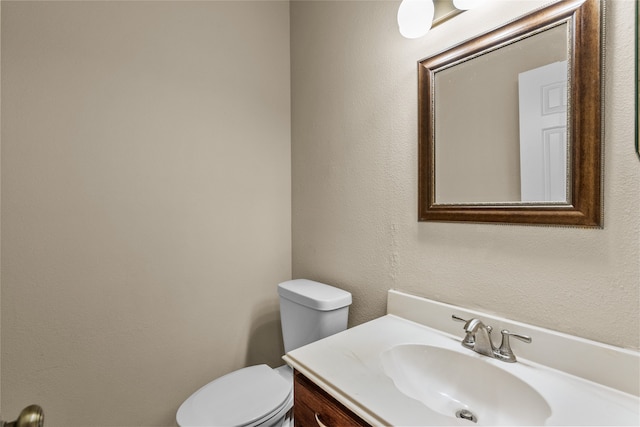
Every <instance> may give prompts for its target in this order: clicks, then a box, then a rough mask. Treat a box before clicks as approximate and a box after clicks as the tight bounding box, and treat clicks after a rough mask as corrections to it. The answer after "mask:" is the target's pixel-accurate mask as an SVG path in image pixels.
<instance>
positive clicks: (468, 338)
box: [451, 314, 476, 350]
mask: <svg viewBox="0 0 640 427" xmlns="http://www.w3.org/2000/svg"><path fill="white" fill-rule="evenodd" d="M451 318H452V319H453V320H455V321H456V322H463V323H464V324H467V323H469V320H467V319H463V318H462V317H458V316H456V315H455V314H452V315H451ZM475 343H476V340H475V338H474V337H473V334H472V333H470V332H466V335H465V336H464V339H463V340H462V345H463V346H464V347H466V348H469V349H471V350H473V346H474V345H475Z"/></svg>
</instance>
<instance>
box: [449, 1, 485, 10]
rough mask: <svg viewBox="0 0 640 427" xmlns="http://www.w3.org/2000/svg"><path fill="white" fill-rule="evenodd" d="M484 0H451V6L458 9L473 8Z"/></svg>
mask: <svg viewBox="0 0 640 427" xmlns="http://www.w3.org/2000/svg"><path fill="white" fill-rule="evenodd" d="M484 2H485V0H453V6H454V7H455V8H456V9H460V10H469V9H475V8H477V7H478V6H480V5H481V4H482V3H484Z"/></svg>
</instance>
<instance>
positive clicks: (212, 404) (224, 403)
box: [176, 365, 293, 427]
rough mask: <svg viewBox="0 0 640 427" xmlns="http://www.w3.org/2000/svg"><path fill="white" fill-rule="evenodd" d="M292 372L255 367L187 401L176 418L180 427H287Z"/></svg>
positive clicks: (283, 368) (213, 383)
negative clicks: (285, 423)
mask: <svg viewBox="0 0 640 427" xmlns="http://www.w3.org/2000/svg"><path fill="white" fill-rule="evenodd" d="M292 383H293V372H292V370H291V368H289V367H288V366H286V365H285V366H281V367H279V368H276V369H272V368H270V367H269V366H267V365H255V366H249V367H247V368H243V369H239V370H237V371H234V372H231V373H229V374H227V375H224V376H222V377H220V378H217V379H215V380H213V381H211V382H210V383H209V384H207V385H205V386H204V387H202V388H200V389H199V390H198V391H196V392H195V393H193V394H192V395H191V396H190V397H189V398H188V399H187V400H185V401H184V403H183V404H182V405H180V408H179V409H178V413H177V415H176V421H177V422H178V425H179V426H181V427H187V426H189V427H191V426H243V427H254V426H264V427H280V426H282V427H285V425H284V421H285V418H286V415H287V412H288V411H289V410H290V409H291V408H292V407H293V389H292Z"/></svg>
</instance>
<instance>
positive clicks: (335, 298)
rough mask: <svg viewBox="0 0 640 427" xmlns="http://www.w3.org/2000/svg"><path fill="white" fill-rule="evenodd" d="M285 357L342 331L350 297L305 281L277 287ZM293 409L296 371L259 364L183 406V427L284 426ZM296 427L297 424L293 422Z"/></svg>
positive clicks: (180, 422)
mask: <svg viewBox="0 0 640 427" xmlns="http://www.w3.org/2000/svg"><path fill="white" fill-rule="evenodd" d="M278 294H279V295H280V317H281V321H282V336H283V338H284V350H285V353H286V352H289V351H291V350H294V349H296V348H298V347H302V346H303V345H306V344H309V343H312V342H314V341H317V340H320V339H322V338H325V337H328V336H329V335H333V334H335V333H337V332H341V331H344V330H345V329H346V328H347V320H348V317H349V305H351V294H350V293H349V292H346V291H343V290H342V289H338V288H334V287H333V286H329V285H325V284H323V283H318V282H314V281H311V280H306V279H297V280H289V281H287V282H283V283H280V284H279V285H278ZM292 406H293V372H292V370H291V368H290V367H288V366H286V365H284V366H281V367H279V368H276V369H272V368H270V367H269V366H267V365H255V366H249V367H247V368H243V369H239V370H237V371H234V372H231V373H229V374H227V375H224V376H222V377H220V378H217V379H215V380H213V381H211V382H210V383H209V384H207V385H205V386H204V387H202V388H201V389H199V390H198V391H196V392H195V393H193V394H192V395H191V396H189V398H188V399H187V400H185V401H184V403H183V404H182V405H180V408H179V409H178V413H177V415H176V421H177V422H178V425H179V426H180V427H195V426H225V427H231V426H233V427H239V426H243V427H254V426H261V427H276V426H286V425H287V423H289V422H290V420H289V419H288V417H287V412H288V411H289V410H290V409H291V407H292ZM291 425H293V423H291Z"/></svg>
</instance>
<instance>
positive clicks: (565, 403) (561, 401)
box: [284, 314, 640, 426]
mask: <svg viewBox="0 0 640 427" xmlns="http://www.w3.org/2000/svg"><path fill="white" fill-rule="evenodd" d="M449 317H450V315H449ZM447 321H448V322H450V320H447ZM458 327H460V325H459V324H458ZM461 332H462V331H461ZM462 335H463V334H462V333H460V336H454V335H451V334H449V333H447V332H443V331H441V330H437V329H433V328H431V327H428V326H425V325H423V324H419V323H416V322H413V321H410V320H407V319H404V318H401V317H398V316H396V315H392V314H388V315H386V316H383V317H381V318H378V319H375V320H373V321H370V322H367V323H364V324H362V325H359V326H357V327H354V328H351V329H349V330H347V331H345V332H342V333H339V334H336V335H333V336H331V337H328V338H325V339H323V340H321V341H318V342H315V343H312V344H309V345H307V346H304V347H301V348H298V349H296V350H293V351H291V352H289V353H288V354H287V355H286V356H284V360H285V361H286V362H287V363H288V364H289V365H290V366H292V367H293V368H295V369H296V370H298V371H299V372H301V373H302V374H303V375H305V376H306V377H308V378H309V379H311V380H312V381H314V382H315V383H316V384H318V385H319V386H320V387H322V388H323V389H325V390H326V391H327V392H328V393H329V394H331V395H332V396H333V397H335V398H336V399H337V400H338V401H339V402H341V403H342V404H344V405H345V406H346V407H347V408H349V409H350V410H352V411H353V412H354V413H356V414H357V415H359V416H360V417H361V418H363V419H364V420H365V421H367V422H368V423H370V424H372V425H384V426H391V425H394V426H411V425H467V426H468V425H473V424H470V422H469V421H466V420H461V419H457V418H455V417H450V416H445V415H442V414H440V413H438V412H435V411H433V410H431V409H430V408H429V407H427V406H426V405H425V404H423V403H421V402H420V401H418V400H415V399H412V398H410V397H408V396H407V395H405V394H403V393H402V392H401V391H400V390H399V389H398V388H396V386H395V384H394V382H393V380H392V379H391V378H390V377H388V376H387V375H386V374H385V372H384V369H383V366H382V360H381V357H380V355H381V354H382V353H383V352H384V351H386V350H389V349H390V348H392V347H393V346H396V345H400V344H426V345H432V346H438V347H443V348H447V349H450V350H453V351H460V352H468V353H469V354H470V355H471V356H472V357H478V358H484V359H486V361H487V363H491V364H494V366H496V367H499V368H501V369H505V370H507V371H509V372H510V373H512V374H514V375H517V376H518V377H520V378H521V379H523V380H525V381H526V382H527V383H528V384H529V385H530V386H531V387H533V388H534V389H536V390H537V391H538V392H539V393H540V394H541V395H542V396H544V397H545V399H546V400H547V402H548V403H549V406H550V407H551V410H552V413H551V416H550V417H549V418H548V419H547V420H546V424H547V425H588V424H590V425H613V424H616V425H624V424H631V425H638V424H639V423H640V416H639V415H638V414H639V413H640V407H639V405H640V399H638V397H637V396H635V395H634V394H630V393H625V392H623V391H620V390H617V389H615V388H612V387H607V386H604V385H601V384H598V383H596V382H593V381H590V380H587V379H584V378H580V377H578V376H575V375H570V374H567V373H564V372H560V371H558V370H556V369H551V368H549V367H547V366H543V365H541V364H539V363H536V362H532V361H529V360H526V359H524V358H519V360H518V362H516V363H505V362H501V361H498V360H495V359H490V358H487V357H485V356H481V355H478V354H476V353H474V352H472V351H470V350H468V349H465V348H463V347H462V346H461V345H460V339H461V337H462ZM535 338H536V337H534V342H533V344H531V345H534V344H535V342H536V340H535ZM541 341H542V342H544V340H541ZM514 350H515V349H514ZM624 352H627V353H628V350H624V351H623V353H624ZM516 354H517V352H516ZM624 356H625V357H632V356H634V354H630V355H629V354H626V353H624ZM631 360H633V359H631ZM638 360H640V359H638ZM602 368H603V367H593V366H592V369H598V370H601V369H602ZM558 379H560V381H558ZM492 386H495V385H493V384H488V385H487V387H492ZM576 402H578V403H579V408H580V410H579V412H580V413H579V414H576V412H575V411H576V406H575V405H576ZM478 425H482V423H481V422H479V423H478Z"/></svg>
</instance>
